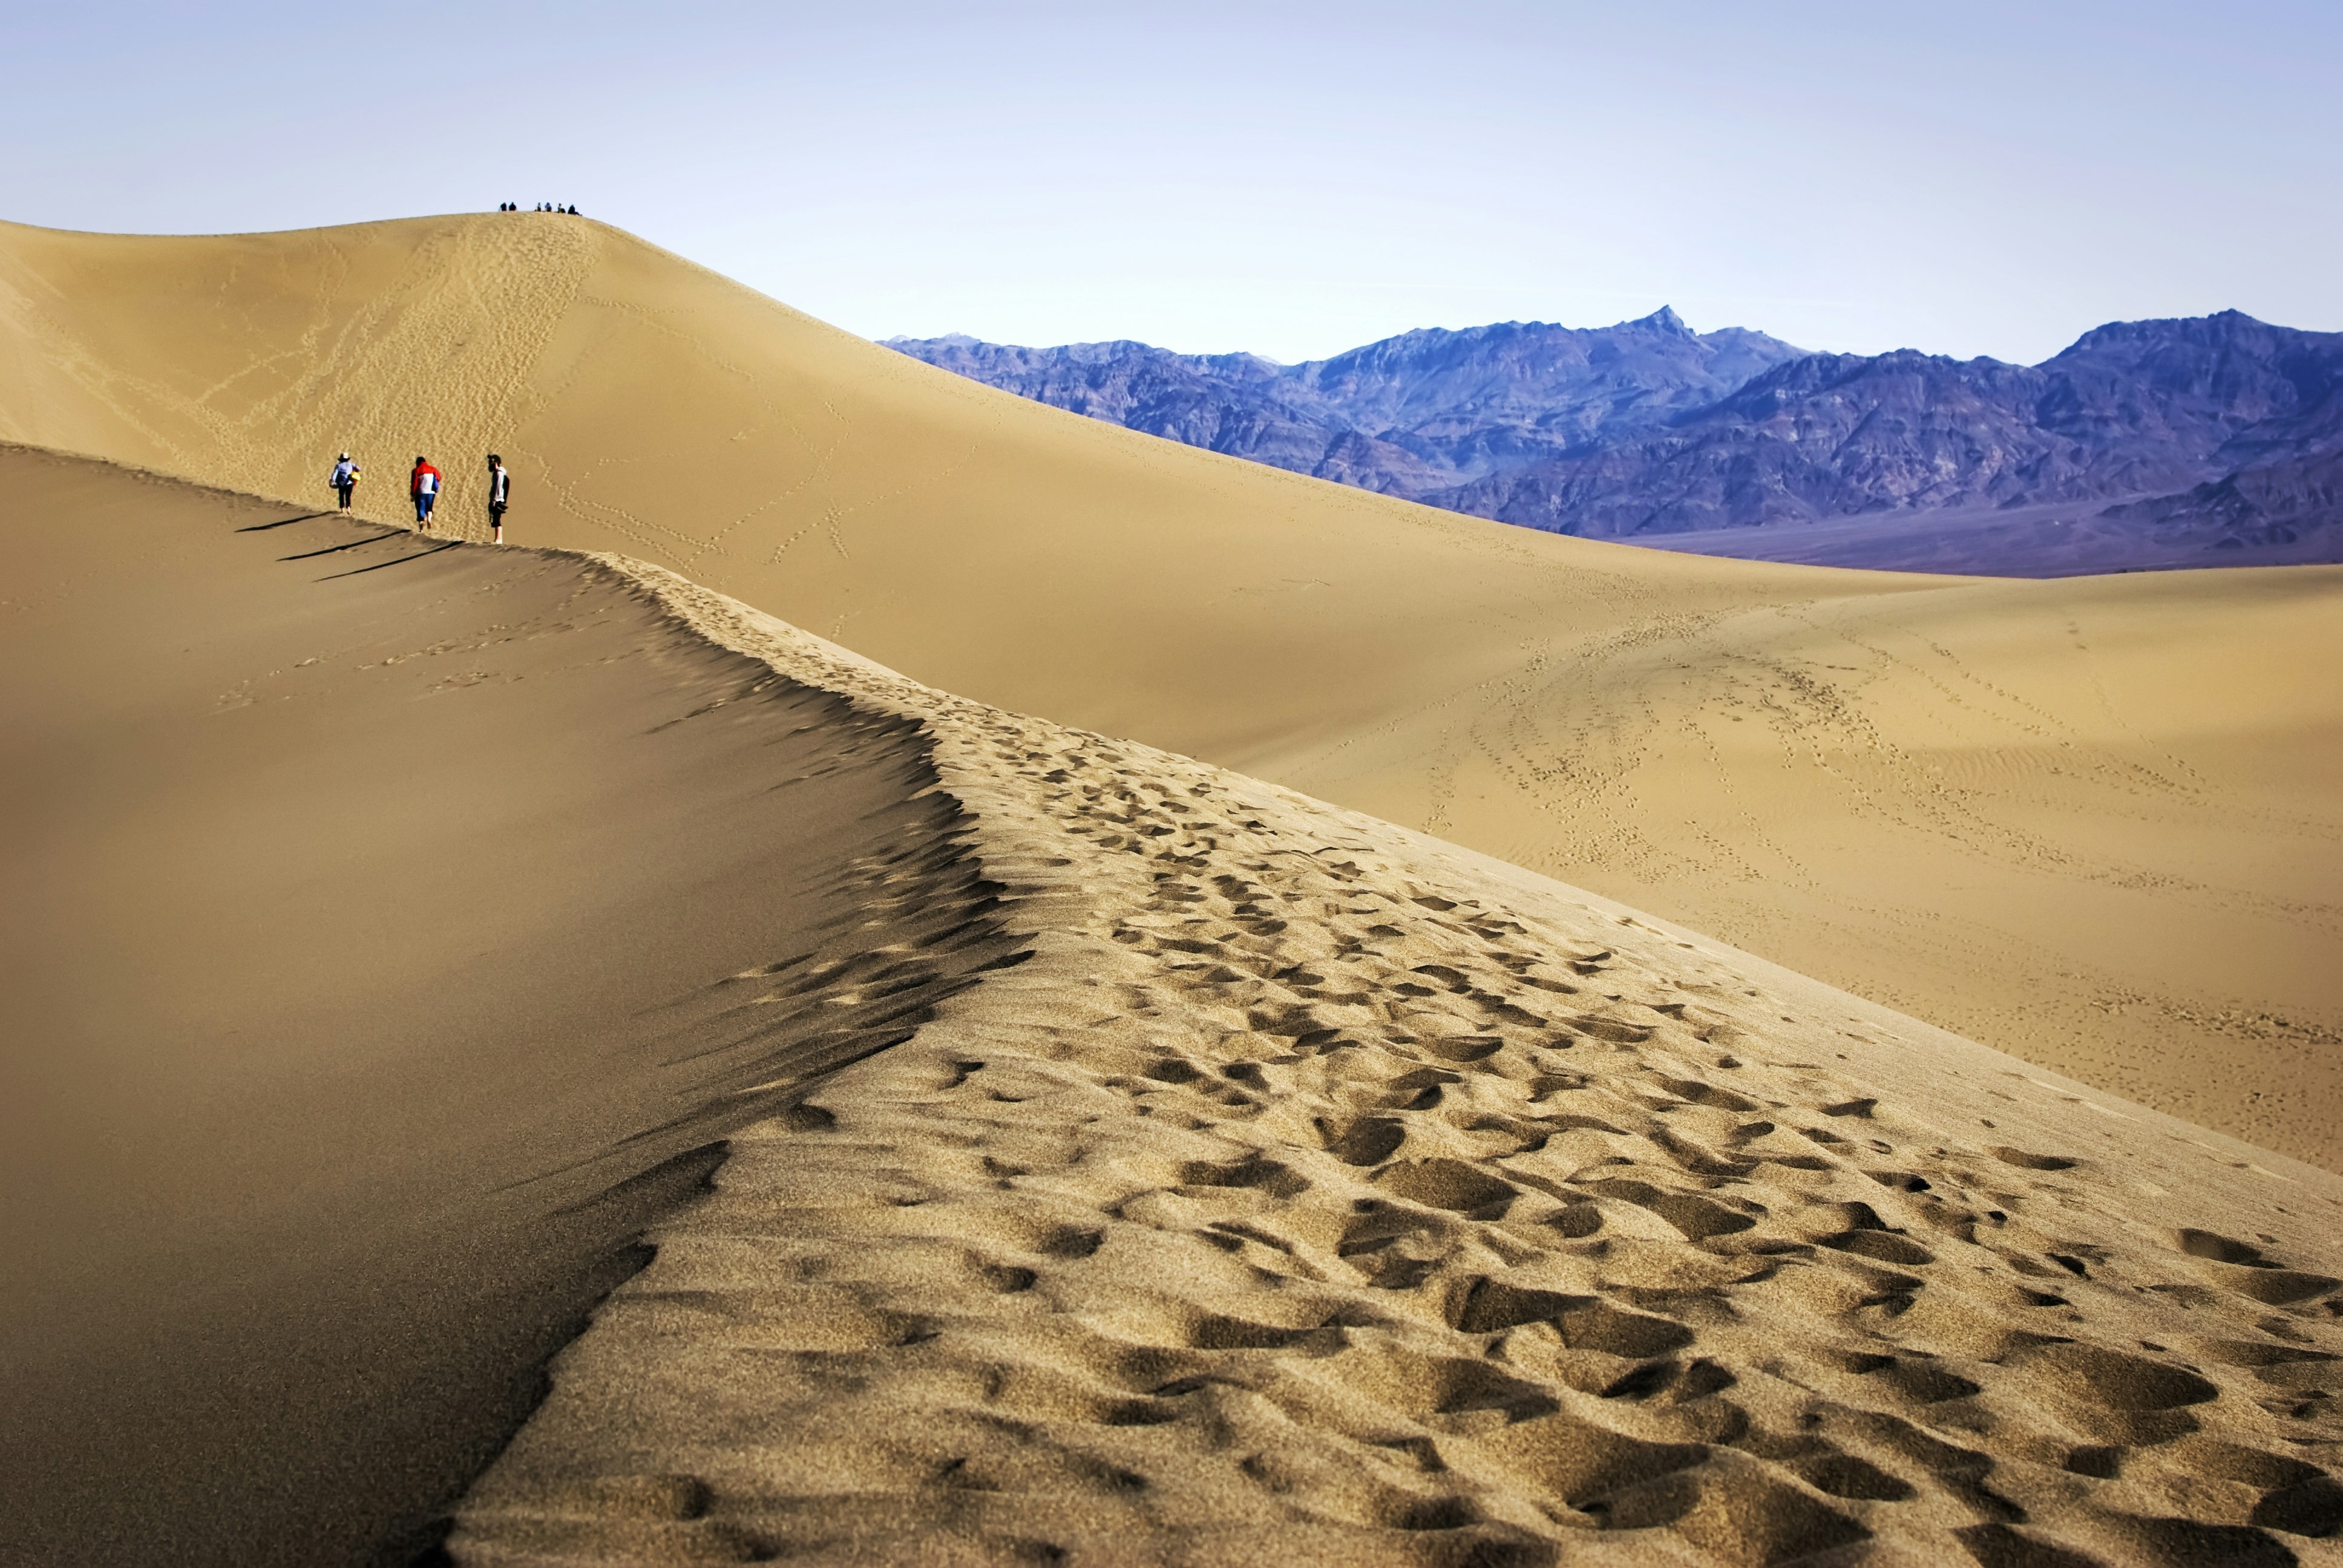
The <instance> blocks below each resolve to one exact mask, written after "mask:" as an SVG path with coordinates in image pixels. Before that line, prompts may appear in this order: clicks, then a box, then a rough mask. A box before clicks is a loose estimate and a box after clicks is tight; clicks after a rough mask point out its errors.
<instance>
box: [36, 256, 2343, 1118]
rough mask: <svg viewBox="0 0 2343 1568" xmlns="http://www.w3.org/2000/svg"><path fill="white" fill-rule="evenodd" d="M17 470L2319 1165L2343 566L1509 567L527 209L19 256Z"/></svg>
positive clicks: (1394, 515)
mask: <svg viewBox="0 0 2343 1568" xmlns="http://www.w3.org/2000/svg"><path fill="white" fill-rule="evenodd" d="M0 436H6V437H10V438H14V439H18V440H24V441H29V442H35V443H39V444H43V445H48V446H55V447H65V448H68V449H73V450H80V451H92V452H98V453H102V454H105V455H107V456H112V457H120V458H125V459H127V460H131V461H136V462H140V463H145V464H149V465H152V466H155V467H160V468H163V469H166V470H168V471H171V472H176V473H183V474H189V475H194V476H196V477H203V478H206V479H209V480H213V481H216V482H219V483H224V484H229V485H234V486H238V487H246V488H250V489H256V490H260V491H266V492H272V493H277V494H285V495H291V496H301V497H315V496H319V495H322V494H323V493H324V490H323V484H324V476H325V469H326V466H327V463H328V462H329V460H330V459H331V457H333V455H334V453H335V452H336V451H337V450H339V449H340V448H341V447H345V446H347V447H350V448H352V449H353V450H355V451H356V452H357V454H358V455H359V457H361V458H362V459H364V460H366V461H367V463H368V465H369V472H368V475H367V481H366V484H365V487H363V488H362V490H361V499H362V503H363V504H364V505H365V506H366V507H367V508H369V509H370V510H371V511H372V512H373V513H374V514H375V515H377V516H381V517H392V516H396V515H397V512H398V511H399V509H400V507H401V505H402V504H403V500H404V490H403V487H402V486H401V484H400V480H401V477H402V476H403V472H404V469H405V467H406V465H407V461H408V459H410V458H412V457H414V456H415V455H416V454H417V452H423V453H427V454H428V455H430V456H431V457H433V458H434V459H435V460H436V461H437V463H438V464H439V465H440V467H443V468H445V469H447V471H448V473H449V475H450V477H451V480H452V487H451V490H450V493H449V496H448V498H447V503H446V505H445V508H444V509H443V510H444V515H447V517H448V518H450V520H452V521H455V522H458V523H459V524H462V525H463V526H466V527H468V528H474V529H475V530H477V528H478V521H479V519H478V516H477V508H478V502H479V494H480V485H479V474H478V462H479V458H480V455H481V454H483V453H485V452H486V451H488V450H489V449H491V448H494V449H498V450H500V451H502V452H503V453H504V454H505V455H506V457H508V459H510V460H511V461H512V462H513V465H514V467H515V469H516V472H517V474H518V480H519V490H518V498H517V509H516V512H515V516H514V521H515V524H516V531H517V534H518V538H521V539H524V540H528V541H532V542H544V543H556V544H563V545H573V546H579V547H585V548H609V549H615V550H618V551H622V552H624V553H626V554H628V555H631V556H636V557H640V558H648V559H649V560H652V561H655V562H658V563H659V564H661V565H664V566H668V567H670V568H674V569H676V570H678V571H680V572H683V573H685V574H687V575H688V576H689V577H691V578H694V579H696V580H698V581H700V582H703V583H706V584H709V585H710V586H712V587H715V588H719V589H721V590H723V591H725V592H727V593H729V594H733V595H736V596H738V597H739V598H744V599H747V600H749V601H750V602H752V603H754V604H757V605H759V606H760V607H761V608H767V609H769V610H771V611H773V612H774V613H776V614H778V615H780V616H782V617H784V618H787V619H789V620H790V621H793V622H795V623H797V624H799V625H800V626H804V627H807V628H811V629H814V630H817V631H820V632H822V633H824V634H827V635H830V636H832V637H835V638H840V640H842V641H844V642H846V643H847V644H849V645H850V646H851V647H853V648H857V649H858V650H860V651H861V652H864V653H867V654H869V655H870V656H871V657H873V658H879V659H880V660H883V661H884V662H886V663H888V664H890V665H892V666H894V667H895V668H900V669H902V670H904V671H906V672H908V673H910V674H911V675H914V676H916V677H918V678H921V679H924V680H927V681H930V682H932V683H934V684H936V685H938V686H940V687H943V688H946V689H951V690H954V691H958V692H961V693H964V694H966V695H968V696H970V697H974V698H978V699H982V700H985V701H988V702H992V703H996V704H999V705H1001V706H1003V707H1006V708H1010V709H1018V710H1023V711H1030V712H1035V713H1040V714H1044V715H1047V716H1049V717H1051V718H1053V719H1061V720H1065V721H1068V722H1073V723H1079V724H1081V725H1085V726H1089V727H1091V728H1095V729H1101V730H1103V731H1106V732H1109V733H1114V734H1123V735H1130V736H1133V737H1136V738H1139V739H1144V740H1147V741H1150V742H1152V743H1155V744H1157V745H1161V746H1164V747H1167V748H1170V749H1174V750H1178V751H1182V752H1187V753H1191V754H1193V755H1196V756H1200V757H1202V758H1205V759H1210V760H1212V761H1216V762H1222V763H1226V764H1230V765H1233V766H1237V767H1241V768H1243V769H1247V770H1249V771H1252V772H1254V773H1258V774H1262V775H1265V776H1267V777H1270V778H1272V779H1278V780H1280V781H1282V782H1284V783H1288V784H1291V785H1293V786H1295V787H1297V788H1300V789H1306V790H1309V791H1312V792H1313V793H1316V794H1319V795H1322V796H1324V797H1326V798H1329V799H1334V800H1337V801H1339V802H1341V803H1342V804H1344V805H1348V806H1352V807H1355V808H1359V809H1364V810H1368V811H1372V812H1374V813H1377V814H1380V815H1383V816H1386V817H1389V818H1392V819H1395V820H1398V821H1401V822H1403V823H1407V824H1411V825H1413V826H1417V827H1422V828H1425V829H1429V830H1431V831H1433V832H1434V833H1437V834H1440V835H1442V836H1443V837H1446V838H1450V839H1455V840H1457V841H1460V842H1463V843H1464V844H1467V845H1471V846H1473V847H1475V848H1479V849H1485V850H1488V851H1490V852H1492V853H1494V854H1498V855H1501V856H1503V857H1504V858H1506V859H1512V860H1513V861H1516V862H1518V863H1520V864H1523V865H1525V866H1529V867H1532V868H1534V869H1539V870H1542V871H1545V872H1549V873H1551V874H1554V875H1557V876H1560V877H1563V878H1565V879H1569V880H1571V881H1573V882H1575V883H1579V884H1582V885H1584V886H1587V887H1590V888H1593V889H1595V890H1600V891H1604V892H1606V893H1610V894H1613V895H1614V896H1617V897H1621V898H1624V899H1627V900H1632V901H1634V902H1635V903H1637V904H1638V905H1640V906H1642V907H1644V908H1647V909H1650V910H1654V912H1657V913H1661V914H1664V915H1667V916H1669V917H1672V918H1674V919H1676V920H1683V921H1684V922H1686V923H1688V924H1690V925H1693V926H1694V927H1696V928H1698V929H1701V930H1706V931H1710V932H1713V933H1714V934H1715V935H1717V936H1719V937H1721V938H1725V939H1726V940H1733V941H1735V942H1738V943H1740V944H1742V945H1745V946H1746V947H1748V948H1750V949H1752V950H1756V951H1758V952H1761V953H1764V954H1765V955H1766V956H1768V957H1770V958H1773V959H1775V960H1780V961H1782V962H1784V963H1786V964H1789V965H1791V966H1793V967H1795V968H1796V969H1799V970H1804V971H1806V972H1808V973H1812V974H1814V975H1816V976H1818V977H1821V978H1823V979H1825V980H1831V981H1833V982H1835V983H1837V984H1841V985H1844V986H1846V987H1849V988H1850V989H1853V990H1856V991H1858V992H1861V993H1863V994H1865V995H1868V996H1871V997H1874V998H1876V999H1878V1000H1884V1001H1887V1002H1890V1003H1893V1004H1894V1005H1896V1006H1898V1007H1901V1008H1904V1009H1907V1010H1911V1011H1913V1012H1915V1013H1917V1014H1919V1015H1921V1016H1923V1017H1926V1018H1927V1019H1929V1020H1933V1021H1935V1022H1937V1023H1940V1024H1943V1025H1945V1026H1946V1027H1948V1028H1951V1029H1955V1030H1960V1031H1962V1032H1965V1033H1967V1034H1970V1035H1973V1036H1975V1037H1976V1038H1978V1039H1981V1040H1986V1041H1988V1042H1990V1043H1993V1044H1996V1045H2000V1046H2003V1047H2006V1048H2007V1049H2010V1050H2016V1051H2017V1052H2019V1053H2021V1054H2024V1055H2026V1056H2027V1057H2029V1058H2031V1059H2032V1060H2037V1061H2040V1062H2043V1063H2046V1064H2048V1065H2053V1066H2056V1067H2059V1068H2062V1069H2065V1070H2070V1071H2073V1072H2076V1073H2077V1074H2078V1075H2081V1076H2084V1077H2086V1078H2087V1079H2090V1080H2091V1081H2097V1082H2099V1083H2103V1084H2106V1085H2108V1086H2109V1087H2112V1088H2115V1089H2117V1090H2120V1091H2123V1092H2125V1093H2127V1094H2131V1095H2135V1096H2137V1097H2138V1098H2140V1099H2142V1100H2144V1101H2147V1102H2149V1103H2151V1104H2155V1105H2157V1106H2159V1107H2162V1108H2165V1109H2168V1110H2172V1111H2177V1112H2178V1113H2181V1114H2184V1115H2187V1116H2189V1117H2192V1118H2195V1119H2197V1120H2199V1121H2205V1122H2207V1123H2210V1124H2212V1125H2216V1126H2218V1127H2221V1128H2224V1129H2226V1130H2228V1131H2235V1132H2237V1133H2239V1134H2241V1135H2244V1136H2247V1137H2250V1138H2253V1139H2255V1140H2257V1141H2262V1142H2265V1143H2268V1144H2270V1145H2273V1146H2276V1147H2278V1148H2281V1149H2285V1150H2288V1151H2292V1152H2296V1153H2298V1154H2303V1155H2306V1156H2309V1157H2312V1158H2317V1159H2321V1160H2325V1161H2328V1162H2330V1163H2332V1162H2334V1161H2337V1160H2338V1158H2343V1154H2338V1144H2337V1142H2336V1135H2335V1133H2334V1131H2333V1130H2334V1129H2335V1128H2336V1127H2337V1126H2338V1125H2343V1068H2338V1063H2337V1061H2336V1060H2335V1059H2336V1057H2337V1055H2338V1052H2337V1051H2336V1049H2335V1048H2336V1047H2337V1046H2338V1044H2343V962H2338V961H2337V960H2338V956H2343V908H2338V899H2337V897H2336V893H2335V890H2336V889H2337V888H2338V886H2343V806H2338V803H2337V795H2336V791H2334V790H2333V789H2332V788H2331V784H2332V782H2333V780H2334V779H2336V778H2337V777H2338V772H2343V695H2339V694H2338V691H2337V689H2336V687H2335V685H2334V683H2333V682H2331V681H2329V680H2326V679H2324V678H2321V676H2320V673H2319V672H2320V671H2321V670H2322V669H2324V668H2331V667H2332V666H2333V665H2334V664H2335V663H2336V662H2337V660H2338V658H2339V657H2343V635H2338V630H2337V628H2338V626H2343V614H2338V611H2343V570H2338V569H2328V568H2296V569H2287V570H2278V571H2263V572H2251V573H2198V574H2177V575H2172V576H2164V577H2158V578H2152V579H2151V578H2119V579H2111V580H2082V581H2067V582H2056V583H2013V582H1990V583H1985V582H1972V581H1965V580H1960V579H1946V578H1896V577H1883V576H1874V575H1865V574H1859V573H1850V572H1835V571H1823V570H1812V569H1804V568H1777V567H1766V566H1756V565H1749V564H1744V563H1737V562H1730V561H1721V560H1706V559H1698V558H1685V557H1680V556H1670V555H1664V554H1658V553H1654V552H1645V551H1641V550H1635V549H1632V548H1616V547H1609V546H1604V545H1598V544H1593V543H1587V542H1583V541H1577V540H1572V539H1567V538H1554V537H1551V536H1545V535H1538V534H1532V533H1527V532H1523V531H1520V530H1514V529H1508V528H1503V527H1500V526H1497V525H1493V524H1486V523H1482V522H1478V521H1475V520H1473V519H1470V518H1459V517H1454V516H1451V515H1448V514H1444V513H1439V512H1433V511H1430V510H1426V509H1423V508H1414V507H1411V506H1407V505H1405V504H1403V503H1397V502H1392V501H1387V500H1383V499H1381V498H1375V497H1373V496H1367V495H1363V494H1361V493H1358V492H1355V491H1350V490H1345V489H1342V488H1340V487H1334V486H1331V485H1325V484H1321V483H1318V482H1315V481H1312V480H1309V479H1304V478H1300V477H1293V476H1290V475H1286V474H1282V473H1279V472H1276V471H1272V470H1269V469H1264V468H1260V467H1252V466H1250V465H1246V464H1243V463H1240V462H1237V461H1234V460H1231V459H1225V458H1221V457H1215V456H1212V455H1211V454H1207V453H1202V452H1198V451H1194V450H1192V449H1189V448H1185V447H1176V446H1173V445H1171V444H1169V443H1165V442H1161V441H1157V440H1154V439H1151V438H1149V437H1140V436H1135V435H1132V434H1131V433H1129V432H1126V431H1123V430H1120V429H1116V428H1112V427H1106V426H1103V425H1101V424H1097V423H1093V422H1090V421H1086V420H1082V419H1080V418H1077V417H1072V416H1070V415H1065V414H1062V413H1060V412H1057V411H1055V410H1051V409H1048V408H1044V407H1038V406H1036V405H1032V404H1029V403H1026V402H1023V401H1021V400H1020V399H1017V398H1014V397H1010V396H1008V395H1006V394H1001V393H996V392H993V391H991V390H990V389H988V388H985V387H978V386H975V385H973V384H970V383H968V382H965V381H961V380H960V379H958V378H956V377H950V376H948V375H946V374H944V373H942V372H940V371H933V370H930V369H929V368H928V367H923V366H920V365H917V364H915V363H912V362H910V361H909V360H906V359H904V358H902V357H900V356H897V355H894V354H892V353H890V352H889V351H887V350H884V349H880V348H878V347H874V346H872V345H870V344H868V343H865V342H863V341H861V340H860V339H857V338H854V337H850V336H848V335H846V334H842V333H840V332H837V331H835V330H833V329H831V328H829V327H824V326H822V325H821V324H820V323H818V322H815V321H812V320H810V319H809V318H808V317H804V316H802V315H799V314H798V313H796V312H794V311H791V310H789V309H788V308H786V307H782V306H779V305H777V304H775V303H774V302H772V301H771V300H769V299H766V298H764V297H760V296H758V295H756V294H753V293H751V292H749V291H748V290H746V289H743V288H741V287H739V286H736V285H733V284H731V283H729V282H728V281H726V280H724V279H722V278H720V277H718V276H714V275H712V274H710V273H709V272H707V271H705V270H703V269H700V268H698V267H695V266H691V265H689V264H688V263H685V262H682V261H680V260H679V259H678V258H676V257H674V256H669V255H667V254H666V253H664V252H661V251H659V250H657V249H656V248H654V247H652V246H647V245H644V244H643V243H641V242H640V241H638V240H635V239H633V238H631V237H630V236H626V235H624V234H621V233H618V232H617V231H614V230H611V229H608V228H607V227H603V226H598V225H595V224H592V223H589V222H587V221H585V220H581V219H574V218H566V217H560V216H540V215H533V214H513V215H488V216H478V217H462V218H439V219H417V220H410V221H404V222H397V223H387V224H378V225H367V226H357V227H352V228H346V229H337V230H327V231H316V232H308V233H298V234H287V235H270V236H233V237H212V238H169V239H162V238H131V237H118V236H83V235H66V234H58V233H53V232H49V231H43V230H35V229H27V228H22V227H14V226H10V227H5V228H0Z"/></svg>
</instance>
